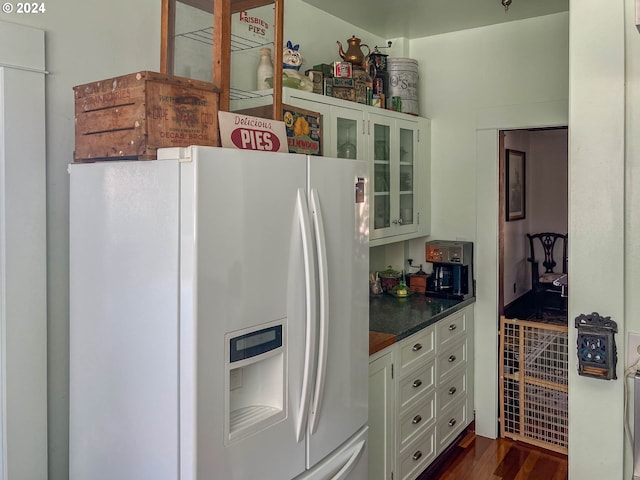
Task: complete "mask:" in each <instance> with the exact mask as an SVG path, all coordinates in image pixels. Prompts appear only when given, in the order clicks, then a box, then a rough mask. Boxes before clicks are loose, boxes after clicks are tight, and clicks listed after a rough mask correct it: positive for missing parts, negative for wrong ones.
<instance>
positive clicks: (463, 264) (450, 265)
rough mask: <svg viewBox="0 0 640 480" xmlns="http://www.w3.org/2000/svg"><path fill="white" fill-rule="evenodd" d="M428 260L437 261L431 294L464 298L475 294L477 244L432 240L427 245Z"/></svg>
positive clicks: (429, 285) (428, 288)
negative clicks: (474, 261)
mask: <svg viewBox="0 0 640 480" xmlns="http://www.w3.org/2000/svg"><path fill="white" fill-rule="evenodd" d="M425 251H426V260H427V262H429V263H432V264H433V273H432V274H431V276H430V277H429V278H428V279H427V290H426V295H427V296H429V295H430V296H436V297H444V298H453V299H459V300H464V299H466V298H469V297H472V296H473V295H474V285H473V243H472V242H461V241H450V240H432V241H428V242H426V244H425Z"/></svg>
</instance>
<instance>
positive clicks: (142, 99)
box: [73, 71, 219, 162]
mask: <svg viewBox="0 0 640 480" xmlns="http://www.w3.org/2000/svg"><path fill="white" fill-rule="evenodd" d="M73 90H74V95H75V123H76V126H75V151H74V161H75V162H93V161H97V160H119V159H122V160H124V159H138V160H150V159H155V158H156V152H157V149H158V148H163V147H186V146H189V145H210V146H217V145H218V142H219V134H218V100H219V92H218V89H217V88H216V87H215V86H214V85H213V84H211V83H208V82H202V81H199V80H192V79H189V78H182V77H176V76H173V75H165V74H160V73H155V72H149V71H141V72H137V73H132V74H128V75H123V76H120V77H114V78H110V79H106V80H101V81H97V82H92V83H88V84H84V85H78V86H76V87H74V88H73Z"/></svg>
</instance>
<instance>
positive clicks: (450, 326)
mask: <svg viewBox="0 0 640 480" xmlns="http://www.w3.org/2000/svg"><path fill="white" fill-rule="evenodd" d="M456 328H458V326H457V325H456V324H455V323H452V324H451V325H449V331H450V332H453V331H454V330H455V329H456Z"/></svg>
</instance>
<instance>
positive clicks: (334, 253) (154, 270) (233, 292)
mask: <svg viewBox="0 0 640 480" xmlns="http://www.w3.org/2000/svg"><path fill="white" fill-rule="evenodd" d="M69 173H70V292H71V293H70V332H69V334H70V397H69V403H70V404H69V408H70V415H69V417H70V420H69V442H70V446H69V456H70V458H69V464H70V465H69V467H70V479H71V480H86V479H91V480H101V479H105V480H107V479H108V480H113V479H118V480H144V479H149V480H163V479H167V480H174V479H175V480H177V479H179V480H196V479H197V480H289V479H294V478H295V479H305V480H306V479H308V480H324V479H335V480H338V479H350V480H365V479H366V478H367V428H368V427H367V414H368V308H369V307H368V304H369V301H368V268H369V246H368V238H369V218H368V201H367V197H368V195H367V193H368V192H367V191H366V190H367V189H368V188H369V183H368V168H367V165H366V162H363V161H356V160H345V159H332V158H324V157H312V156H309V157H307V156H303V155H294V154H279V153H261V152H254V151H244V150H233V149H225V148H215V147H189V148H175V149H161V150H159V155H158V160H155V161H138V162H136V161H112V162H98V163H92V164H72V165H70V166H69Z"/></svg>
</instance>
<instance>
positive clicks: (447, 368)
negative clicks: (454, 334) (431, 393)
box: [436, 338, 467, 385]
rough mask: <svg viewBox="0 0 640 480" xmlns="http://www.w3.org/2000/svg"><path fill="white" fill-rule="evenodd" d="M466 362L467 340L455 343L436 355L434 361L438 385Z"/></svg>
mask: <svg viewBox="0 0 640 480" xmlns="http://www.w3.org/2000/svg"><path fill="white" fill-rule="evenodd" d="M466 361H467V339H466V338H464V339H463V341H461V342H458V343H455V344H454V345H451V346H450V347H449V348H447V349H446V350H445V351H444V352H442V353H440V354H438V358H437V360H436V368H437V372H438V373H437V375H438V385H440V384H441V382H442V380H443V379H444V378H445V377H447V376H448V375H449V374H450V373H451V371H452V370H454V369H455V368H456V367H458V366H459V365H462V364H466Z"/></svg>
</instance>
